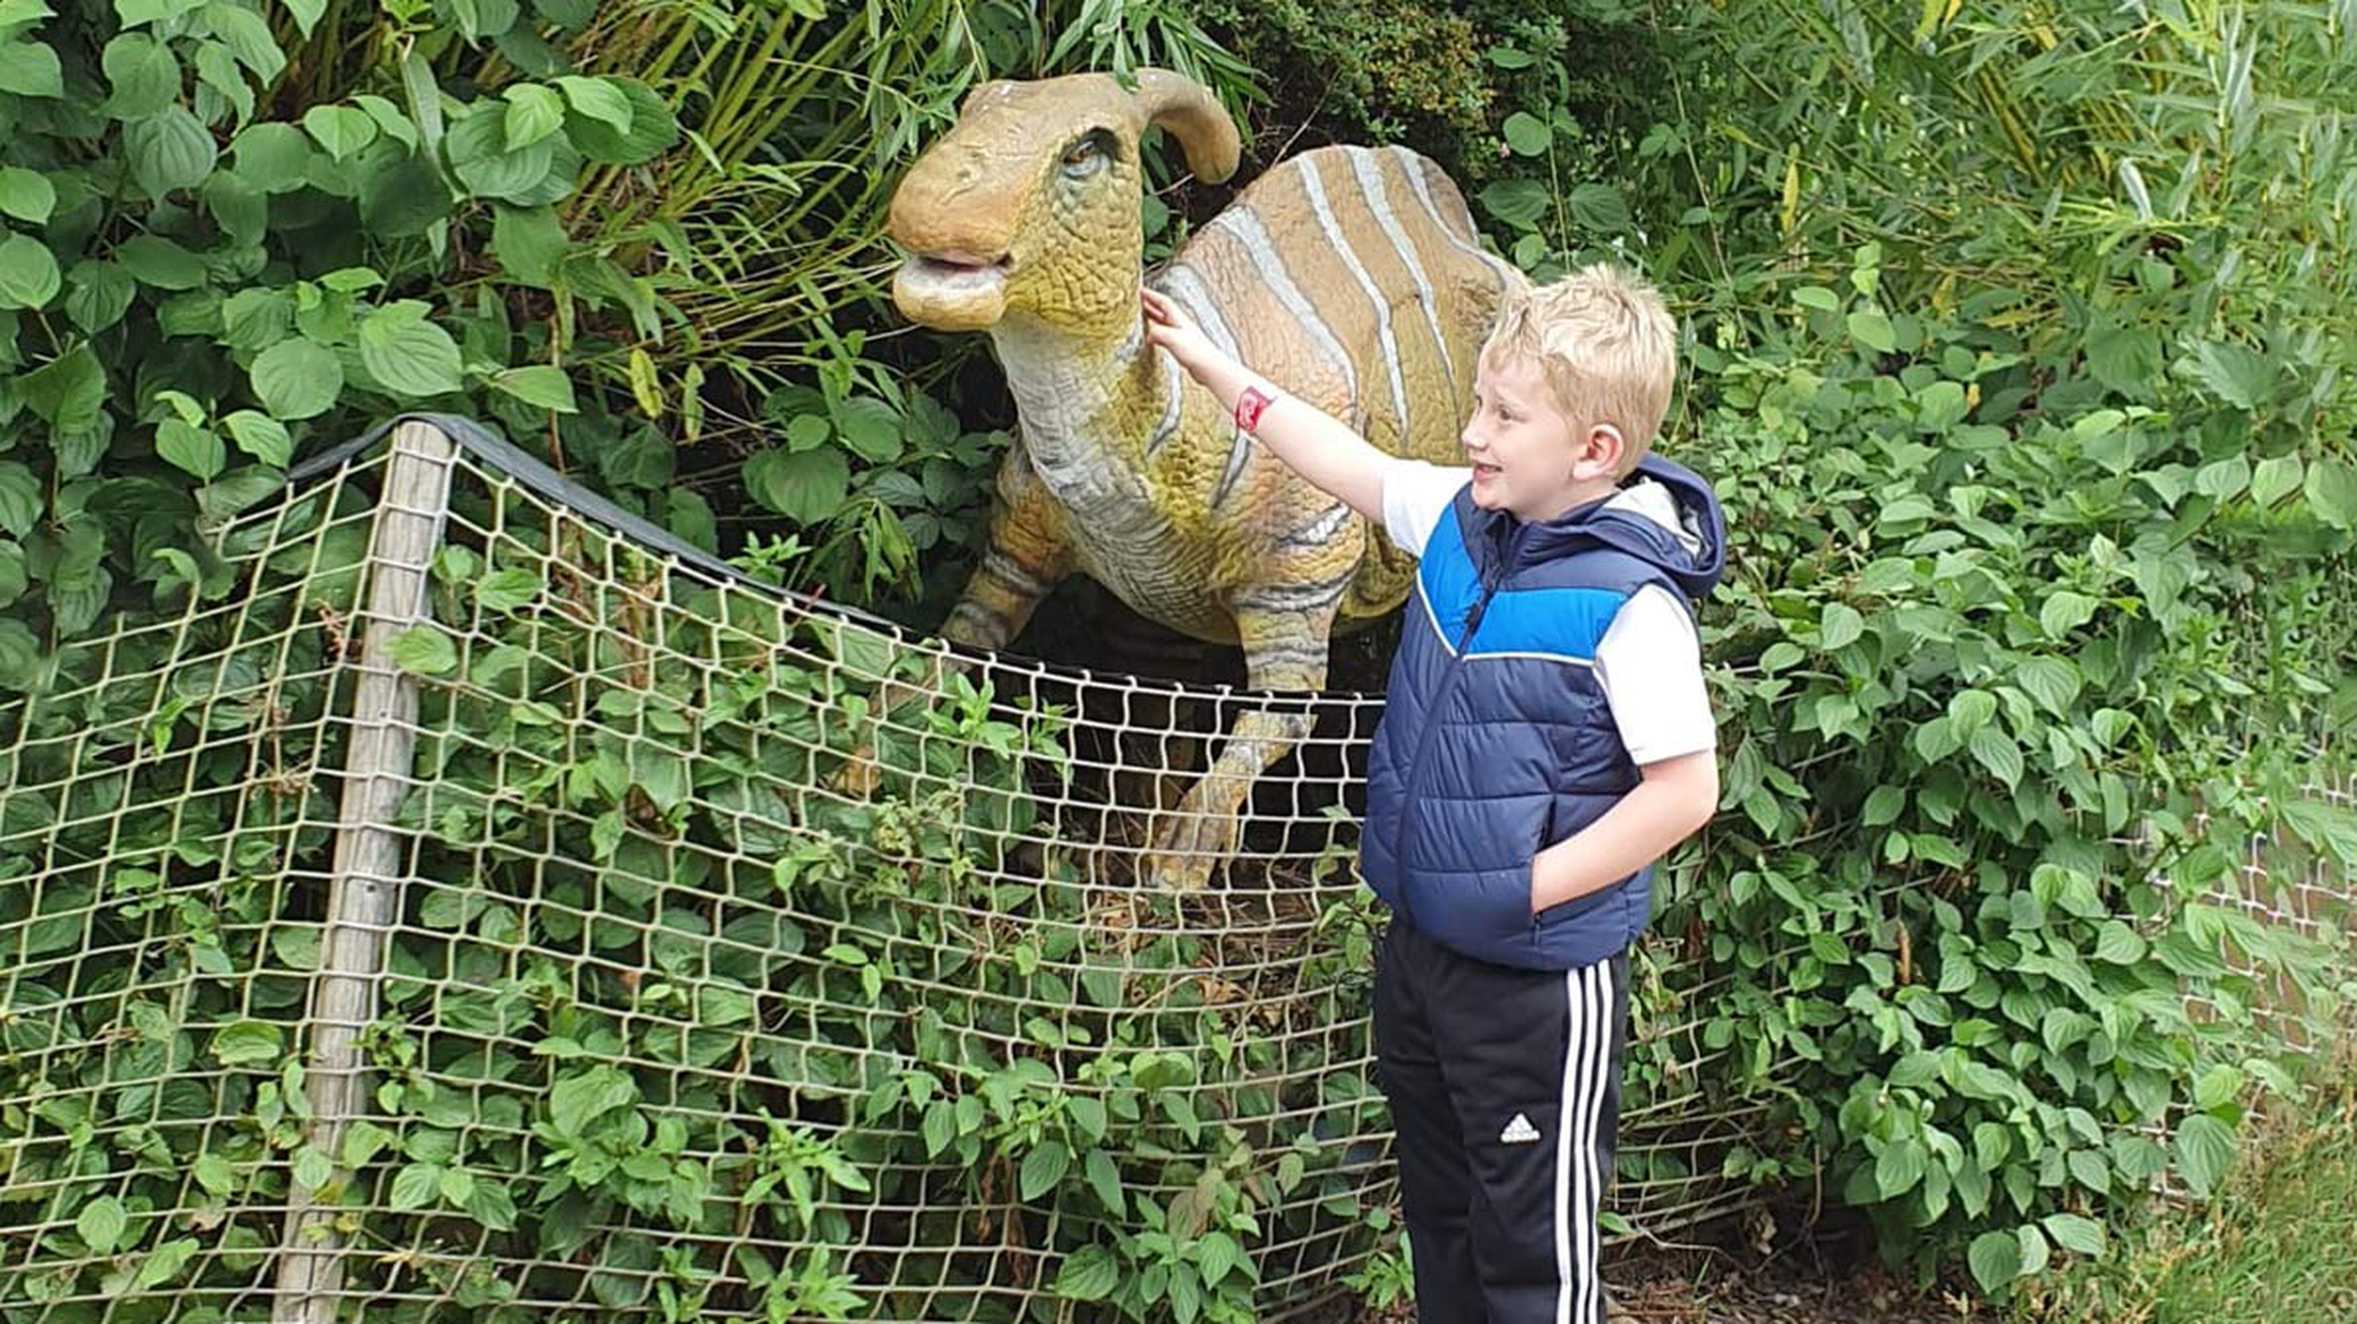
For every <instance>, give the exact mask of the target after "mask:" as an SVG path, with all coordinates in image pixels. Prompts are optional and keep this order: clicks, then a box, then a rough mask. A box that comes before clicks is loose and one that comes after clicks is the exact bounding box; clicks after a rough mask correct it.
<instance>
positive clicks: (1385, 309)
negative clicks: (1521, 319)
mask: <svg viewBox="0 0 2357 1324" xmlns="http://www.w3.org/2000/svg"><path fill="white" fill-rule="evenodd" d="M1301 189H1302V192H1304V193H1306V194H1308V195H1309V206H1310V210H1311V211H1314V212H1316V213H1317V216H1318V228H1320V229H1322V230H1324V231H1325V232H1326V242H1327V243H1329V244H1331V245H1333V247H1334V255H1335V256H1336V257H1339V258H1341V259H1342V265H1344V266H1346V267H1349V268H1350V274H1351V275H1352V276H1354V277H1356V278H1357V280H1358V283H1359V288H1360V289H1362V290H1364V291H1366V293H1367V302H1368V303H1370V304H1373V305H1374V307H1375V339H1376V341H1377V342H1378V343H1379V344H1380V345H1381V346H1382V350H1383V366H1384V367H1385V368H1388V369H1390V373H1391V408H1392V417H1393V418H1395V419H1397V420H1398V421H1399V439H1400V445H1401V446H1402V447H1405V446H1406V445H1407V440H1408V387H1407V383H1406V382H1405V381H1403V380H1402V379H1401V377H1400V371H1399V341H1398V340H1397V339H1396V338H1394V337H1393V335H1392V332H1391V300H1389V299H1386V298H1384V297H1383V291H1382V290H1380V289H1377V288H1376V286H1375V278H1374V277H1373V276H1371V275H1369V274H1368V272H1367V267H1366V264H1365V263H1363V262H1361V261H1359V255H1358V253H1357V252H1356V251H1354V250H1353V249H1352V248H1351V246H1350V241H1349V240H1348V239H1347V238H1345V237H1344V236H1343V233H1342V226H1341V224H1340V223H1339V222H1337V221H1336V220H1335V219H1334V208H1333V207H1332V206H1330V205H1328V203H1327V202H1326V183H1325V181H1324V180H1322V179H1320V178H1319V177H1318V163H1317V158H1316V157H1314V156H1305V157H1303V158H1302V160H1301Z"/></svg>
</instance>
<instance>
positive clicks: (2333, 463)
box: [2306, 458, 2357, 529]
mask: <svg viewBox="0 0 2357 1324" xmlns="http://www.w3.org/2000/svg"><path fill="white" fill-rule="evenodd" d="M2306 488H2307V497H2308V504H2309V506H2310V507H2312V508H2313V509H2314V510H2315V511H2316V516H2317V518H2318V519H2321V520H2323V521H2324V522H2325V523H2327V524H2330V525H2332V526H2333V527H2334V528H2336V529H2357V467H2352V466H2351V465H2350V464H2348V463H2347V462H2346V461H2343V460H2335V459H2330V458H2319V459H2318V460H2316V461H2315V462H2314V463H2312V464H2310V465H2309V466H2308V481H2307V483H2306Z"/></svg>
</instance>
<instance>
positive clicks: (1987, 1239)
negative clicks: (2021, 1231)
mask: <svg viewBox="0 0 2357 1324" xmlns="http://www.w3.org/2000/svg"><path fill="white" fill-rule="evenodd" d="M1965 1259H1966V1260H1967V1261H1968V1262H1969V1263H1970V1264H1971V1266H1972V1276H1973V1278H1974V1279H1975V1280H1977V1281H1978V1282H1979V1283H1980V1285H1981V1290H1982V1291H1984V1292H1997V1291H2000V1290H2002V1289H2004V1288H2006V1287H2009V1286H2011V1285H2012V1283H2013V1280H2014V1279H2016V1278H2019V1277H2021V1238H2020V1237H2018V1236H2016V1235H2014V1234H2013V1233H2011V1232H1984V1233H1982V1234H1981V1235H1979V1236H1977V1237H1975V1238H1973V1241H1972V1248H1971V1249H1970V1250H1969V1251H1968V1252H1967V1253H1966V1255H1965Z"/></svg>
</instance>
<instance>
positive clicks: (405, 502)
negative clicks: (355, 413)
mask: <svg viewBox="0 0 2357 1324" xmlns="http://www.w3.org/2000/svg"><path fill="white" fill-rule="evenodd" d="M454 454H455V451H454V449H453V447H452V446H451V444H450V439H449V438H448V437H446V436H444V435H442V432H441V430H440V429H439V428H436V427H434V426H432V425H431V424H427V423H405V424H403V425H402V426H400V427H398V428H395V429H394V430H393V439H392V455H391V458H390V459H389V460H388V461H387V462H386V468H385V481H384V488H383V491H382V493H381V495H380V496H379V498H378V505H377V515H376V527H375V530H374V533H373V535H372V536H371V538H370V542H369V550H368V585H369V594H368V606H367V609H366V610H367V628H366V630H365V632H364V633H363V634H362V635H361V640H360V656H359V663H358V665H359V671H360V682H359V688H358V689H357V691H356V692H355V693H354V694H353V696H352V716H351V732H350V736H349V739H348V742H347V744H346V747H345V757H344V788H343V801H342V806H341V809H340V810H339V812H338V814H337V820H336V821H337V830H336V848H335V873H334V880H333V883H332V885H331V891H330V894H329V900H328V916H327V932H326V934H325V935H324V940H323V941H322V942H321V943H320V964H319V971H318V973H317V975H315V976H314V977H313V979H312V982H311V1002H310V1007H309V1009H308V1011H307V1014H306V1019H305V1023H306V1025H307V1026H308V1028H309V1032H310V1035H309V1037H310V1046H311V1048H310V1060H309V1062H308V1064H307V1065H306V1076H305V1081H306V1088H305V1095H306V1097H307V1099H308V1101H309V1103H310V1109H311V1118H310V1123H309V1143H310V1144H312V1145H314V1146H316V1147H317V1148H318V1149H319V1150H320V1151H321V1152H322V1153H324V1154H326V1155H327V1156H328V1158H329V1159H330V1160H331V1161H334V1162H335V1164H336V1176H335V1178H334V1179H333V1180H332V1181H331V1182H330V1185H334V1184H336V1183H337V1182H341V1181H343V1180H346V1179H348V1178H349V1176H350V1174H349V1173H347V1172H345V1171H344V1169H343V1162H342V1159H343V1142H344V1131H345V1129H346V1127H347V1126H348V1125H349V1124H350V1122H351V1121H352V1120H353V1119H354V1118H356V1117H359V1116H362V1115H363V1114H364V1113H365V1112H366V1111H367V1109H368V1106H369V1104H368V1091H367V1088H366V1083H365V1080H364V1071H363V1068H362V1065H361V1061H360V1035H361V1032H362V1031H363V1030H365V1029H367V1027H368V1026H369V1024H370V1023H371V1022H373V1021H374V1020H375V1019H376V1014H377V994H378V986H379V984H380V983H381V981H382V980H383V977H384V967H385V947H386V939H387V937H388V936H389V935H390V934H391V933H392V931H393V928H394V926H395V925H397V924H398V923H399V922H400V919H401V891H402V887H401V884H402V873H403V869H404V865H403V861H402V840H401V836H400V834H399V833H397V832H396V831H395V830H394V828H393V826H392V824H393V816H394V813H395V812H396V811H397V810H398V809H399V808H400V805H401V797H402V795H403V793H404V792H405V791H406V789H407V786H408V779H409V774H410V769H411V755H412V753H413V752H414V750H415V748H416V744H417V736H416V724H417V682H416V681H415V680H413V679H412V678H411V677H409V676H407V675H405V674H403V673H402V672H401V670H400V668H398V667H396V666H394V665H393V661H392V655H393V641H394V640H395V639H397V638H399V637H400V635H401V633H402V632H403V631H405V630H408V629H410V628H411V627H413V626H415V625H418V624H420V623H422V622H423V621H424V620H425V619H426V585H427V582H428V578H427V574H428V568H429V567H430V565H431V564H432V561H433V557H434V554H435V552H436V551H437V550H439V549H440V547H441V545H442V526H443V520H444V516H445V514H446V512H447V508H448V504H449V499H450V467H451V459H452V457H453V455H454ZM337 1212H338V1210H337V1208H336V1206H334V1205H332V1204H324V1205H323V1204H320V1203H318V1201H317V1192H315V1191H312V1190H310V1189H307V1188H304V1187H302V1186H300V1185H296V1184H294V1183H292V1182H291V1181H290V1190H289V1193H288V1197H287V1212H286V1229H285V1234H284V1237H283V1239H282V1241H281V1242H280V1245H279V1257H278V1287H277V1291H276V1293H275V1295H274V1297H273V1303H272V1309H271V1318H272V1319H273V1321H275V1324H333V1321H334V1320H335V1317H336V1307H337V1304H338V1301H337V1298H338V1295H339V1294H340V1292H341V1291H342V1288H343V1281H344V1260H343V1255H344V1247H343V1242H342V1238H341V1236H340V1235H339V1234H338V1233H337V1231H336V1226H335V1224H336V1217H337Z"/></svg>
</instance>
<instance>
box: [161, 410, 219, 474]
mask: <svg viewBox="0 0 2357 1324" xmlns="http://www.w3.org/2000/svg"><path fill="white" fill-rule="evenodd" d="M155 449H156V454H157V455H159V456H162V457H163V458H164V460H165V461H166V462H168V463H170V464H171V465H173V466H174V467H176V468H178V469H180V470H181V471H183V472H185V473H188V474H191V475H193V476H194V477H195V478H196V480H197V481H198V482H211V481H212V480H213V479H214V478H216V477H219V476H220V473H221V469H222V466H224V465H226V464H227V463H228V462H229V453H228V450H227V448H225V447H224V446H222V444H221V437H220V435H219V434H218V433H215V432H213V431H212V430H211V429H209V428H201V427H195V426H192V425H190V424H188V423H184V422H182V421H181V420H179V419H177V418H167V419H165V420H164V421H163V422H161V423H159V424H157V425H156V434H155Z"/></svg>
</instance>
